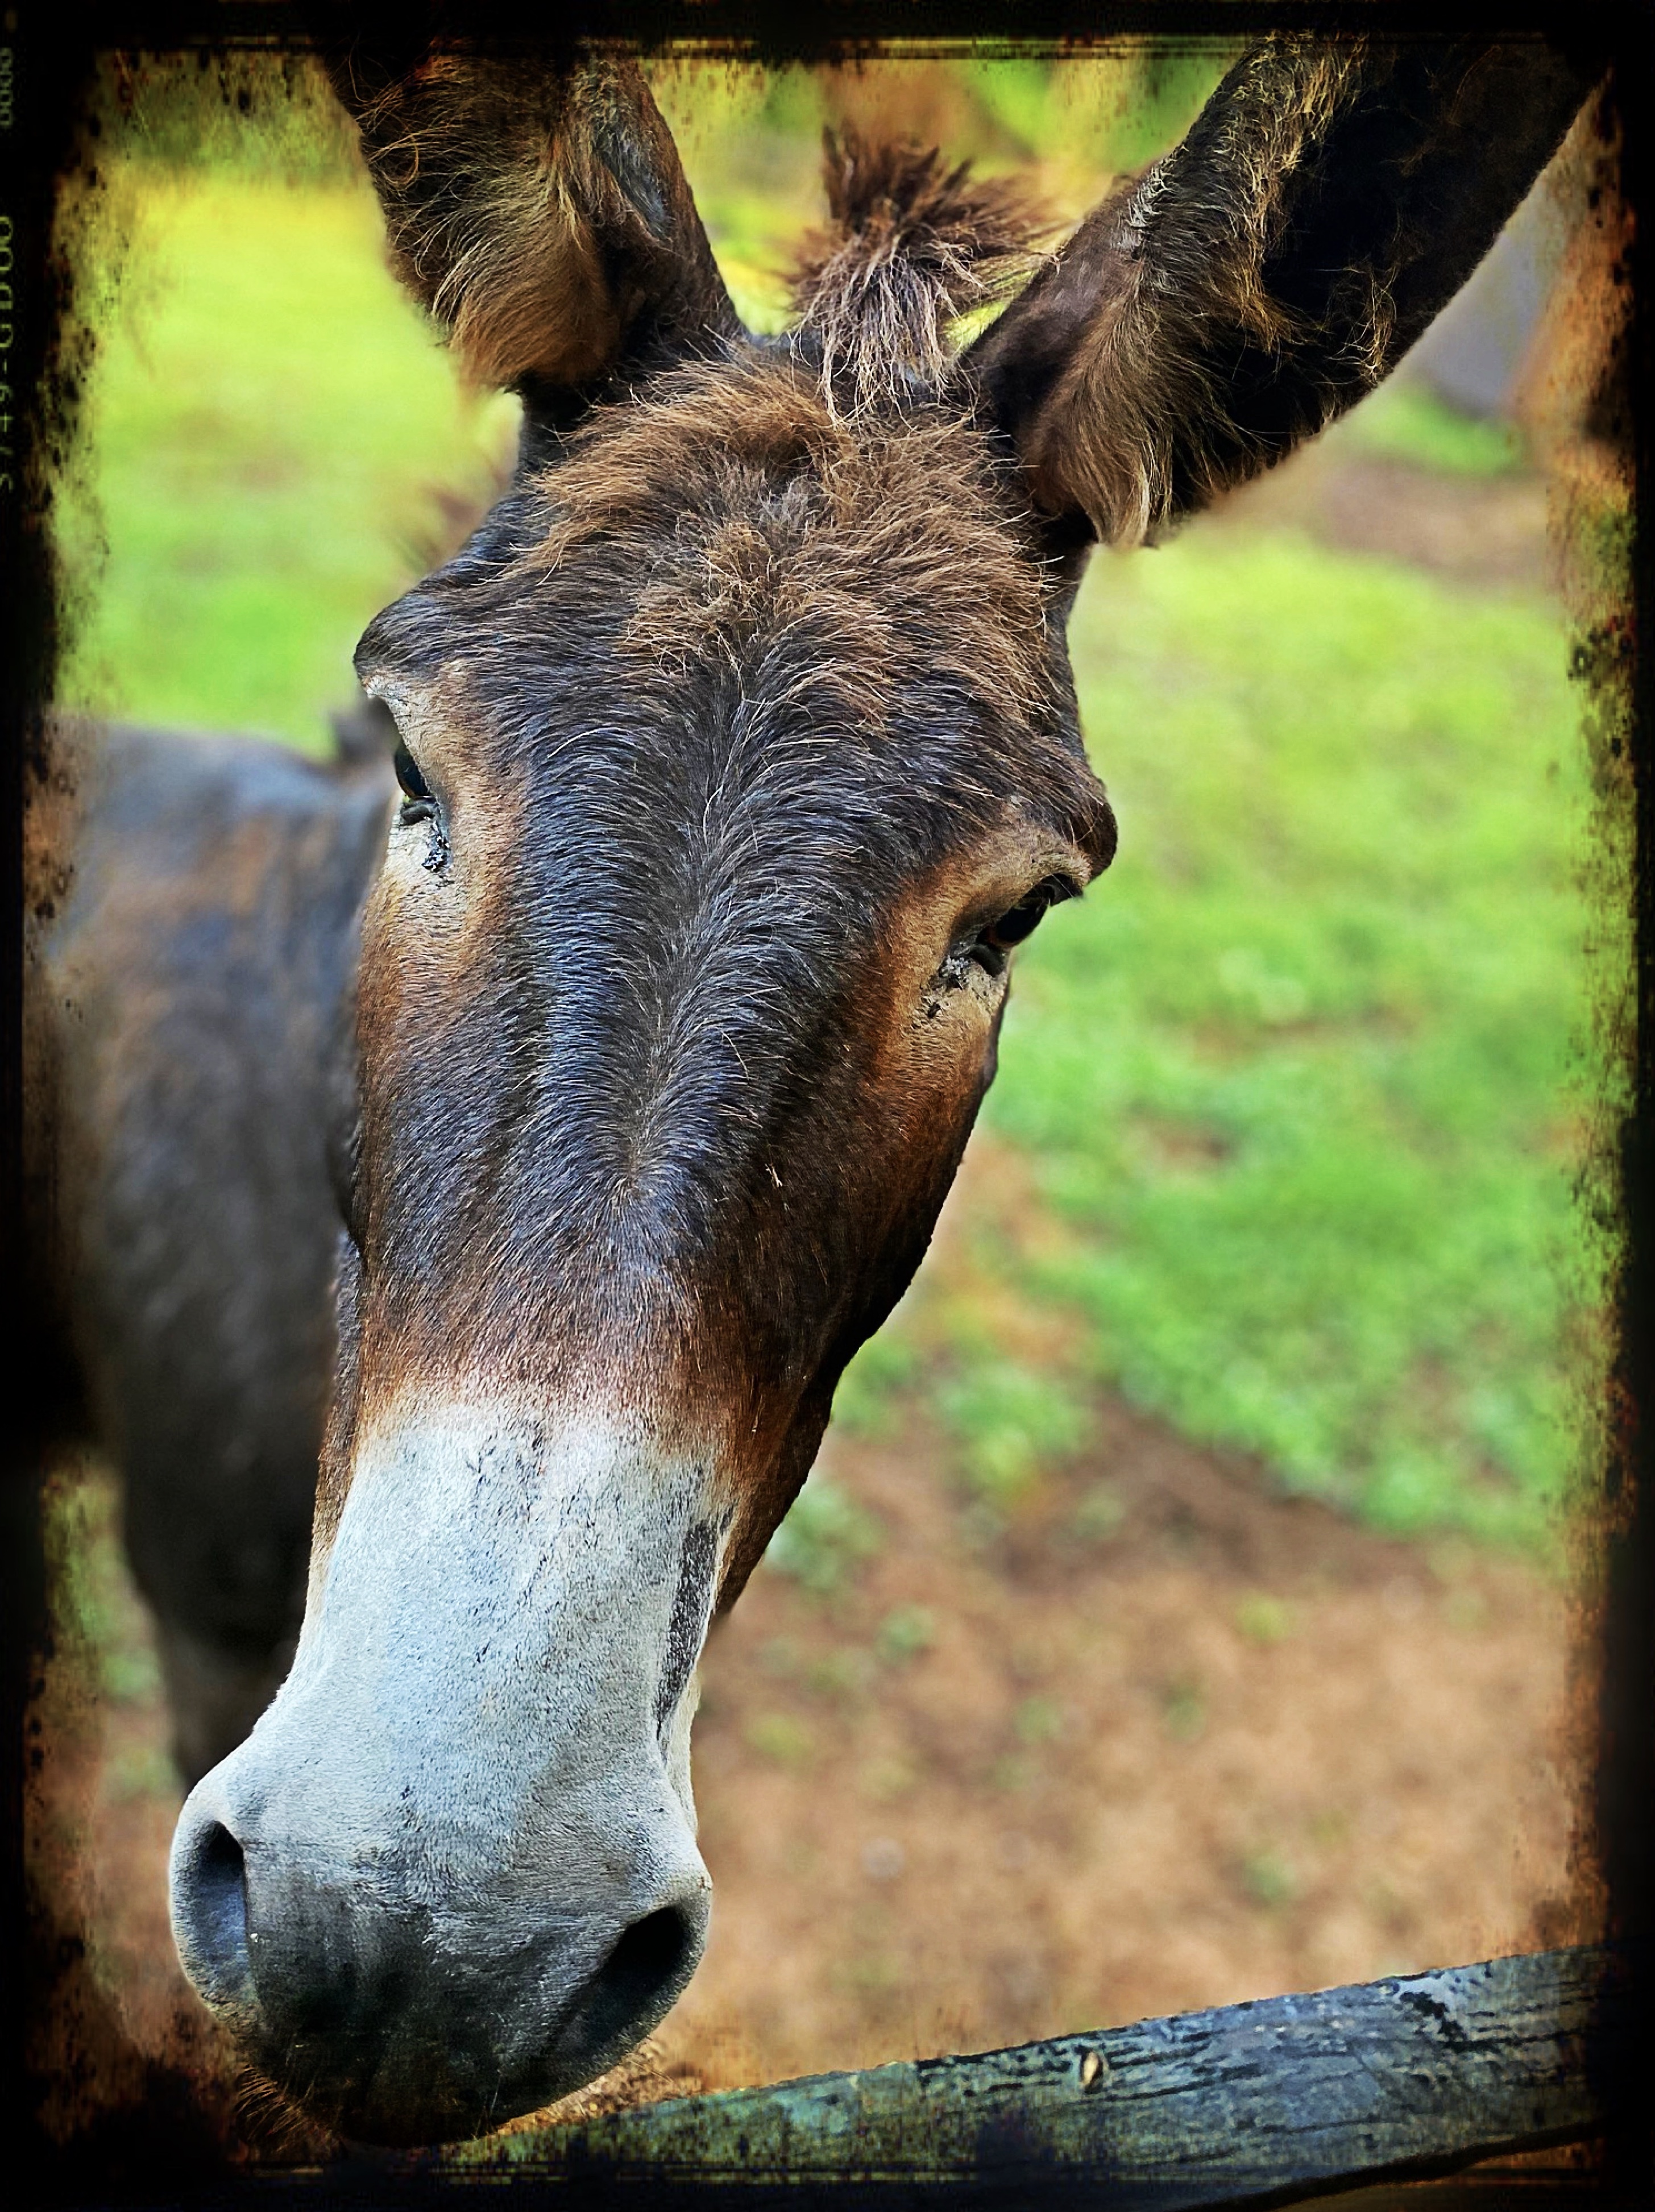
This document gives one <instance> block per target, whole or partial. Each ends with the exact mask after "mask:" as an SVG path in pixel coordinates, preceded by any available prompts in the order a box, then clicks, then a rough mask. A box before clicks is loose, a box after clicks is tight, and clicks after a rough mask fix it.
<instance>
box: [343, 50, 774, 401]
mask: <svg viewBox="0 0 1655 2212" xmlns="http://www.w3.org/2000/svg"><path fill="white" fill-rule="evenodd" d="M335 81H336V83H337V84H338V87H339V89H340V92H341V94H342V96H343V97H344V100H345V101H346V104H347V106H350V108H351V109H352V111H353V112H354V113H355V114H356V118H357V121H358V123H359V125H360V126H361V130H362V148H363V151H364V153H365V155H366V156H367V159H368V170H369V173H370V174H371V175H372V177H373V179H374V186H375V189H376V190H377V191H378V193H379V196H380V203H381V204H382V205H383V207H384V210H385V214H386V236H387V240H388V243H389V246H390V252H391V258H392V265H393V266H394V268H395V269H396V271H397V273H398V275H399V276H400V278H401V279H402V281H403V283H405V285H406V286H407V288H408V289H409V290H410V291H411V293H412V294H413V295H414V296H415V297H416V298H417V299H418V300H420V301H423V304H424V305H425V306H426V307H428V308H429V310H430V312H431V313H432V314H433V315H434V316H435V318H436V319H437V320H438V322H439V323H441V324H442V325H444V326H445V327H446V328H447V331H449V333H450V335H451V339H452V343H453V347H454V349H455V351H456V353H457V354H458V355H459V359H460V361H461V362H462V363H463V364H464V366H465V370H466V373H467V374H468V375H469V376H470V377H471V378H472V380H474V381H475V382H477V383H478V384H484V385H488V384H496V385H518V384H521V383H523V382H525V381H526V380H532V381H534V382H536V383H538V384H541V385H544V386H551V387H553V388H556V389H561V390H567V389H572V388H574V387H576V386H581V385H585V384H587V383H589V382H591V381H592V380H594V379H597V378H599V377H601V376H603V375H605V374H607V373H608V372H609V371H610V370H611V368H614V367H615V365H616V363H617V362H618V360H619V359H620V358H621V357H622V356H623V353H624V351H625V350H626V349H627V348H628V347H629V346H630V345H634V344H636V343H640V342H643V343H648V342H651V341H654V340H655V339H657V338H659V337H663V336H664V337H669V338H671V339H673V340H676V341H679V342H683V341H691V342H693V341H694V339H695V338H696V337H697V335H700V334H710V335H716V334H723V335H730V334H733V331H735V329H736V327H737V325H736V319H735V314H734V311H733V308H732V307H731V306H730V303H729V296H728V295H727V292H726V291H725V289H724V284H723V280H722V279H721V277H720V276H719V274H718V270H717V267H716V264H715V262H714V260H713V257H712V250H711V248H710V247H709V245H708V243H707V238H706V234H705V232H704V231H703V229H702V227H701V221H700V217H699V216H697V213H696V210H695V205H694V203H693V201H692V200H691V197H690V191H689V187H688V185H687V184H686V183H685V179H684V173H683V170H682V168H681V167H679V164H678V155H677V152H676V149H674V148H673V145H672V138H671V137H670V134H669V133H668V131H667V129H666V125H665V123H664V122H663V121H662V120H661V118H660V113H659V112H658V111H657V109H656V107H655V105H654V101H653V100H651V99H650V97H649V93H648V87H647V86H646V85H645V84H644V82H643V79H642V74H641V73H640V71H639V70H638V67H637V64H636V62H633V61H630V60H629V59H626V58H623V57H620V56H617V55H610V54H606V53H603V52H594V53H592V54H589V55H588V56H587V58H586V59H585V61H583V62H582V63H581V65H580V66H579V67H577V68H575V69H574V70H567V71H565V70H561V69H558V68H556V67H554V66H552V65H551V64H549V63H548V62H547V61H546V60H545V58H542V57H534V58H526V57H513V58H501V59H491V58H486V57H483V56H479V55H469V56H465V57H464V58H462V57H459V56H458V55H454V54H451V53H441V52H439V53H435V54H433V55H431V56H429V57H428V58H426V59H425V60H423V61H422V62H421V63H420V64H418V65H417V67H416V68H414V69H413V70H411V71H409V73H408V74H407V75H406V76H404V77H401V78H400V79H396V80H393V81H392V82H390V83H388V84H385V85H383V86H380V87H379V88H373V87H371V86H369V85H365V84H363V83H362V82H359V80H358V78H357V77H356V75H355V74H353V71H352V70H351V68H350V66H349V65H348V64H347V65H344V66H342V67H340V68H338V70H336V71H335ZM620 149H624V160H623V159H621V158H620ZM623 170H624V173H620V172H621V171H623Z"/></svg>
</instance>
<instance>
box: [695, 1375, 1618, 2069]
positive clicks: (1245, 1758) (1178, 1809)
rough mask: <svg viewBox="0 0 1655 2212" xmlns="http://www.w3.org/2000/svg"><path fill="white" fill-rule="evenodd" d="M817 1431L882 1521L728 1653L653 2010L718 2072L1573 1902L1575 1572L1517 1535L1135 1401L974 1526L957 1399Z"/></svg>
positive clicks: (952, 2033)
mask: <svg viewBox="0 0 1655 2212" xmlns="http://www.w3.org/2000/svg"><path fill="white" fill-rule="evenodd" d="M830 1456H831V1474H832V1475H833V1478H834V1479H835V1480H837V1482H838V1483H840V1484H841V1485H842V1486H843V1488H844V1489H845V1490H847V1491H849V1492H850V1493H851V1494H852V1495H853V1496H854V1497H855V1498H856V1499H857V1500H858V1501H859V1503H861V1504H862V1505H863V1506H864V1507H865V1508H867V1510H869V1511H871V1512H873V1514H875V1515H876V1516H878V1518H879V1521H880V1522H881V1523H882V1524H883V1527H884V1529H885V1542H884V1546H883V1548H882V1550H881V1552H880V1553H879V1557H878V1558H877V1559H876V1560H874V1561H873V1562H872V1563H871V1564H870V1565H868V1566H867V1568H866V1569H865V1571H864V1572H863V1574H862V1576H861V1578H860V1580H859V1581H858V1583H856V1585H855V1588H854V1589H850V1590H849V1591H848V1592H846V1593H845V1594H843V1595H840V1596H837V1597H836V1598H835V1599H833V1600H832V1601H831V1602H825V1603H824V1602H823V1601H817V1600H812V1598H810V1597H809V1596H807V1595H805V1594H804V1593H803V1592H802V1591H801V1590H800V1589H799V1588H798V1587H797V1585H795V1584H793V1583H788V1582H787V1581H785V1580H784V1579H783V1578H782V1577H780V1576H779V1575H777V1574H776V1573H774V1572H764V1571H761V1572H760V1574H759V1575H758V1576H757V1577H755V1579H754V1582H753V1584H752V1586H751V1588H750V1589H748V1591H747V1593H746V1594H745V1596H744V1597H743V1599H742V1601H741V1603H740V1605H739V1607H737V1608H736V1610H735V1612H734V1613H733V1615H732V1616H731V1617H730V1619H729V1620H728V1621H727V1623H726V1624H725V1625H724V1626H722V1627H721V1629H720V1630H718V1631H717V1632H715V1637H714V1639H713V1642H712V1645H711V1648H710V1650H709V1654H708V1657H707V1661H706V1664H705V1670H704V1672H705V1682H706V1694H705V1699H704V1703H703V1711H702V1715H701V1717H700V1719H699V1720H698V1722H697V1730H696V1766H697V1795H698V1798H699V1802H700V1806H701V1812H702V1842H703V1850H704V1851H705V1854H706V1857H707V1860H708V1863H709V1867H710V1868H711V1869H712V1873H713V1877H714V1882H715V1897H716V1904H715V1917H714V1923H713V1934H712V1939H711V1943H710V1946H709V1952H708V1955H707V1959H706V1961H705V1963H704V1964H703V1967H702V1969H701V1972H700V1973H699V1975H698V1976H697V1980H696V1982H695V1983H694V1984H692V1985H691V1990H690V1992H689V1994H688V1996H686V1997H685V2000H684V2002H682V2004H681V2005H680V2007H679V2008H678V2012H677V2013H676V2014H675V2015H673V2016H672V2019H671V2020H670V2021H668V2022H667V2024H666V2028H665V2030H664V2031H663V2033H662V2041H663V2045H664V2047H665V2049H666V2051H667V2052H668V2054H669V2055H671V2056H672V2057H677V2058H679V2059H681V2060H683V2061H684V2062H685V2063H691V2064H693V2065H694V2066H696V2068H697V2069H698V2070H699V2071H701V2072H702V2073H703V2075H706V2076H707V2078H708V2079H709V2081H716V2082H719V2083H723V2082H726V2081H738V2080H763V2079H765V2078H767V2077H770V2078H774V2077H776V2076H778V2075H788V2074H793V2073H801V2072H811V2071H815V2070H818V2069H825V2068H831V2067H841V2066H850V2065H866V2064H872V2063H877V2062H878V2061H879V2060H882V2059H887V2058H893V2057H913V2056H916V2055H919V2054H922V2053H931V2052H935V2051H943V2050H970V2049H982V2048H986V2047H990V2046H993V2045H996V2044H1003V2043H1008V2042H1015V2041H1020V2040H1023V2039H1027V2038H1032V2037H1037V2036H1045V2035H1056V2034H1060V2033H1069V2032H1072V2031H1074V2030H1077V2029H1080V2028H1083V2027H1101V2026H1109V2025H1113V2024H1116V2023H1118V2022H1121V2021H1129V2020H1133V2019H1136V2018H1141V2017H1143V2016H1145V2015H1155V2014H1161V2013H1170V2012H1176V2011H1181V2010H1184V2009H1186V2008H1193V2007H1197V2006H1205V2005H1213V2004H1226V2003H1231V2002H1238V2001H1239V2000H1241V1999H1243V1998H1246V1997H1251V1996H1266V1995H1269V1994H1271V1993H1273V1992H1276V1991H1281V1990H1296V1989H1310V1988H1316V1987H1318V1986H1325V1985H1327V1984H1332V1983H1337V1982H1343V1981H1357V1980H1367V1979H1371V1978H1374V1977H1376V1976H1378V1975H1380V1974H1383V1973H1389V1972H1398V1971H1402V1970H1405V1969H1406V1970H1415V1969H1420V1968H1423V1967H1426V1966H1439V1965H1447V1964H1451V1963H1456V1962H1459V1961H1463V1960H1470V1959H1475V1958H1479V1957H1484V1956H1488V1955H1490V1954H1494V1953H1498V1952H1501V1951H1508V1950H1515V1949H1522V1948H1533V1947H1535V1946H1536V1945H1539V1944H1544V1943H1550V1942H1561V1941H1573V1940H1577V1939H1578V1938H1579V1936H1580V1933H1581V1930H1582V1929H1583V1928H1584V1926H1585V1912H1584V1910H1583V1909H1582V1908H1581V1907H1579V1906H1578V1905H1575V1904H1573V1903H1572V1902H1571V1881H1570V1873H1569V1856H1570V1850H1569V1847H1570V1827H1571V1806H1572V1802H1573V1794H1574V1791H1575V1790H1576V1788H1577V1787H1578V1784H1579V1780H1580V1778H1581V1761H1580V1759H1579V1755H1578V1753H1577V1752H1576V1751H1575V1750H1574V1749H1573V1748H1572V1747H1571V1746H1570V1743H1569V1741H1567V1735H1566V1722H1565V1716H1566V1713H1567V1706H1568V1676H1569V1652H1570V1649H1571V1636H1570V1620H1569V1608H1568V1606H1567V1601H1566V1599H1565V1597H1564V1595H1563V1594H1562V1593H1561V1592H1560V1591H1559V1590H1558V1589H1555V1588H1553V1587H1551V1586H1550V1585H1549V1584H1548V1583H1546V1582H1544V1581H1543V1580H1542V1579H1541V1578H1540V1577H1538V1576H1537V1575H1536V1574H1535V1573H1534V1572H1533V1571H1530V1569H1528V1568H1526V1567H1525V1566H1524V1565H1519V1564H1517V1563H1514V1562H1512V1561H1507V1560H1502V1559H1491V1558H1489V1557H1487V1556H1486V1555H1478V1554H1476V1553H1470V1552H1469V1551H1462V1550H1458V1549H1457V1548H1454V1547H1447V1548H1437V1549H1434V1550H1431V1551H1426V1550H1424V1549H1422V1548H1421V1547H1418V1546H1415V1545H1409V1544H1404V1543H1393V1542H1388V1541H1384V1540H1383V1539H1381V1538H1378V1537H1375V1536H1372V1535H1370V1534H1366V1533H1365V1532H1363V1531H1361V1530H1360V1529H1357V1528H1352V1527H1350V1526H1349V1525H1348V1523H1346V1522H1342V1521H1341V1520H1340V1519H1338V1518H1337V1517H1336V1516H1334V1515H1333V1514H1332V1513H1331V1512H1329V1511H1328V1510H1325V1509H1324V1508H1322V1507H1320V1506H1318V1505H1316V1504H1311V1503H1310V1502H1307V1501H1293V1500H1289V1499H1285V1498H1280V1497H1276V1496H1274V1495H1272V1494H1271V1493H1270V1492H1269V1490H1268V1488H1267V1487H1266V1486H1264V1485H1263V1483H1262V1482H1261V1480H1259V1478H1258V1477H1257V1475H1256V1473H1254V1472H1252V1471H1251V1470H1249V1469H1247V1468H1244V1467H1243V1466H1238V1465H1235V1464H1232V1463H1229V1462H1226V1461H1225V1460H1223V1459H1221V1458H1220V1457H1218V1456H1216V1455H1212V1454H1209V1453H1206V1452H1202V1451H1200V1450H1198V1449H1195V1448H1194V1447H1192V1446H1190V1445H1189V1444H1188V1443H1184V1442H1183V1440H1181V1439H1180V1438H1179V1437H1176V1436H1174V1435H1172V1434H1171V1433H1169V1432H1168V1431H1165V1430H1164V1429H1162V1428H1160V1427H1159V1426H1158V1425H1155V1424H1153V1423H1152V1422H1149V1421H1147V1420H1144V1419H1140V1418H1138V1417H1136V1416H1135V1415H1134V1414H1133V1413H1130V1412H1129V1411H1128V1410H1127V1409H1126V1408H1124V1407H1121V1406H1119V1405H1118V1404H1106V1405H1104V1406H1102V1407H1099V1409H1098V1427H1097V1431H1096V1434H1095V1437H1094V1439H1093V1442H1092V1448H1091V1449H1090V1450H1089V1452H1088V1453H1087V1455H1086V1458H1085V1459H1084V1461H1083V1462H1080V1463H1079V1464H1077V1465H1076V1466H1074V1467H1073V1468H1070V1469H1068V1470H1067V1471H1066V1472H1065V1473H1064V1474H1062V1477H1061V1478H1060V1477H1057V1476H1050V1477H1048V1478H1047V1480H1046V1481H1045V1482H1044V1486H1043V1487H1042V1490H1041V1492H1040V1495H1039V1497H1038V1498H1037V1501H1035V1502H1034V1504H1032V1505H1031V1510H1029V1511H1028V1512H1027V1513H1026V1514H1025V1515H1020V1516H1019V1518H1018V1520H1017V1522H1016V1523H1015V1524H1014V1526H1013V1528H1010V1529H1009V1530H1007V1532H1006V1533H1005V1534H1001V1535H999V1536H996V1537H994V1538H991V1539H990V1540H989V1541H986V1542H985V1541H983V1539H982V1536H981V1534H980V1532H979V1530H978V1528H977V1526H976V1524H975V1523H974V1521H973V1517H972V1516H971V1514H970V1511H969V1510H961V1508H960V1506H959V1504H958V1498H957V1495H956V1493H955V1492H954V1490H953V1488H952V1486H951V1484H950V1482H949V1480H947V1477H946V1473H945V1471H944V1468H943V1465H942V1449H941V1447H940V1444H939V1443H938V1441H937V1439H935V1438H934V1437H930V1436H928V1435H924V1434H915V1435H910V1436H909V1437H905V1438H904V1440H903V1441H902V1443H900V1444H894V1445H887V1446H884V1447H882V1448H879V1449H873V1448H869V1447H866V1446H862V1447H855V1446H850V1445H847V1444H845V1443H837V1444H836V1446H835V1448H834V1449H832V1451H831V1455H830ZM1105 1485H1106V1487H1100V1486H1105ZM922 1616H923V1617H924V1618H923V1620H922ZM924 1628H928V1629H929V1631H930V1635H931V1641H930V1642H929V1644H928V1648H927V1649H925V1650H913V1648H912V1647H913V1645H914V1644H915V1643H916V1642H917V1641H918V1640H919V1638H920V1635H921V1633H922V1630H923V1629H924ZM904 1646H906V1647H907V1655H906V1656H904Z"/></svg>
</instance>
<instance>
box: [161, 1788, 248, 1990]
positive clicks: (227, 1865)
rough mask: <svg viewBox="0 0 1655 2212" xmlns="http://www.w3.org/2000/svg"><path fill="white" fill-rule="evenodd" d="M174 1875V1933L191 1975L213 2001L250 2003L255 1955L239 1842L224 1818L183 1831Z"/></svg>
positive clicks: (177, 1850) (174, 1866)
mask: <svg viewBox="0 0 1655 2212" xmlns="http://www.w3.org/2000/svg"><path fill="white" fill-rule="evenodd" d="M172 1875H173V1935H174V1936H175V1937H176V1939H177V1942H178V1948H179V1956H180V1957H181V1958H182V1960H183V1961H184V1965H185V1968H186V1972H188V1974H189V1977H190V1979H191V1980H192V1982H193V1983H194V1984H195V1985H196V1988H197V1989H198V1990H199V1991H200V1993H201V1995H202V1996H203V1997H204V1999H205V2000H206V2002H208V2003H209V2004H210V2005H214V2006H229V2005H241V2004H244V2003H246V2002H247V2000H248V1999H249V1997H250V1996H252V1985H253V1954H252V1948H251V1946H250V1945H249V1943H248V1941H247V1869H246V1860H245V1859H244V1857H242V1852H241V1846H240V1844H238V1843H237V1841H236V1840H235V1838H234V1836H233V1835H232V1834H231V1833H230V1832H229V1830H228V1828H227V1827H226V1826H224V1824H223V1822H222V1820H202V1821H201V1822H200V1823H199V1824H198V1826H195V1827H194V1828H193V1830H192V1832H183V1831H180V1833H179V1837H178V1839H177V1842H176V1844H174V1846H173V1869H172Z"/></svg>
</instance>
